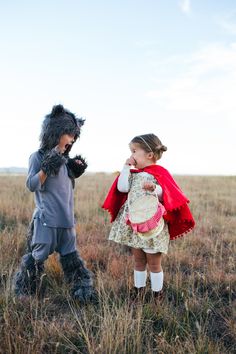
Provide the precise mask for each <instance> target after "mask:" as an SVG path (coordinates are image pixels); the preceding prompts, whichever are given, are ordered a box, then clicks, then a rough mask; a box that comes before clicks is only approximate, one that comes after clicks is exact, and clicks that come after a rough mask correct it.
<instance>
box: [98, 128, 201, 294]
mask: <svg viewBox="0 0 236 354" xmlns="http://www.w3.org/2000/svg"><path fill="white" fill-rule="evenodd" d="M129 147H130V150H131V156H130V157H129V158H128V159H127V160H126V162H125V165H124V167H123V169H122V171H121V173H120V175H119V176H118V177H117V178H116V179H115V181H114V183H113V185H112V186H111V189H110V191H109V193H108V195H107V197H106V199H105V202H104V204H103V208H104V209H107V210H108V211H109V212H110V214H111V222H113V224H112V227H111V231H110V234H109V240H112V241H115V242H117V243H121V244H124V245H127V246H130V247H131V249H132V254H133V256H134V285H135V288H134V294H135V296H140V295H143V294H144V293H145V286H146V279H147V269H146V268H147V265H148V268H149V271H150V280H151V288H152V292H153V296H154V297H155V298H157V299H159V298H160V297H161V296H162V288H163V278H164V277H163V270H162V266H161V258H162V253H164V254H167V252H168V245H169V240H173V239H176V238H177V237H180V236H183V235H185V234H186V233H187V232H189V231H191V230H192V229H193V227H194V224H195V223H194V219H193V217H192V214H191V212H190V209H189V207H188V202H189V200H188V199H187V198H186V196H185V195H184V194H183V192H182V191H181V190H180V188H179V186H178V185H177V184H176V182H175V181H174V179H173V177H172V176H171V175H170V173H169V172H168V171H167V170H166V169H165V168H164V167H161V166H159V165H157V164H156V162H157V161H158V160H159V159H160V158H161V157H162V153H163V151H166V150H167V148H166V147H165V146H164V145H163V144H162V143H161V141H160V139H159V138H158V137H157V136H156V135H154V134H145V135H139V136H136V137H134V138H133V139H132V140H131V142H130V144H129ZM132 166H133V167H134V168H131V167H132Z"/></svg>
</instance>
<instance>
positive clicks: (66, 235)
mask: <svg viewBox="0 0 236 354" xmlns="http://www.w3.org/2000/svg"><path fill="white" fill-rule="evenodd" d="M31 248H32V256H33V258H34V259H35V260H36V261H39V262H44V261H45V260H46V259H47V258H48V256H49V255H50V254H52V253H53V252H54V251H56V252H59V253H60V255H61V256H65V255H67V254H69V253H72V252H74V251H75V250H76V232H75V228H74V227H73V228H56V227H48V226H45V225H43V223H42V221H41V220H40V219H38V218H35V219H34V232H33V237H32V242H31Z"/></svg>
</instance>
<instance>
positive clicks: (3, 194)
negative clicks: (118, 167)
mask: <svg viewBox="0 0 236 354" xmlns="http://www.w3.org/2000/svg"><path fill="white" fill-rule="evenodd" d="M113 179H114V175H109V174H102V173H100V174H91V175H90V174H88V175H85V176H83V177H81V178H80V179H79V180H78V181H77V184H76V191H75V212H76V217H77V220H78V224H77V237H78V247H79V250H80V253H81V255H82V257H83V258H84V259H85V260H86V263H87V266H88V268H90V269H91V270H92V271H93V272H94V274H95V285H96V288H97V289H98V292H99V303H98V304H97V305H87V306H81V305H80V304H79V303H76V302H74V301H73V300H72V299H71V298H70V296H69V294H68V288H67V286H66V285H65V283H64V281H63V274H62V270H61V268H60V265H59V263H58V261H57V255H56V254H55V255H52V256H50V258H49V259H48V261H47V263H46V273H47V279H46V282H47V290H46V293H45V297H44V299H42V300H39V299H37V298H33V297H32V298H30V299H29V301H26V302H24V303H22V302H21V301H19V300H18V299H17V298H15V297H14V294H13V293H12V289H11V278H12V274H13V272H14V271H15V269H16V267H17V266H18V264H19V261H20V258H21V256H22V255H23V253H24V248H25V245H26V229H27V225H28V223H29V221H30V218H31V214H32V210H33V207H34V203H33V194H32V193H30V192H28V191H27V190H26V188H25V177H24V176H0V353H1V354H10V353H15V354H39V353H40V354H41V353H50V354H51V353H58V354H59V353H60V354H62V353H89V354H100V353H101V354H116V353H119V354H126V353H129V354H131V353H135V354H143V353H149V354H152V353H168V354H171V353H175V354H177V353H178V354H183V353H199V354H203V353H212V354H217V353H220V354H223V353H236V323H235V319H236V306H235V304H236V294H235V287H236V273H235V267H236V266H235V264H236V262H235V258H234V257H235V251H236V238H235V235H236V177H199V176H198V177H194V176H193V177H190V176H188V177H181V176H177V177H176V179H177V181H178V183H179V184H180V186H181V187H182V189H183V190H184V191H185V193H186V194H187V195H188V197H189V198H190V200H191V204H190V206H191V210H192V212H193V215H194V217H195V219H196V223H197V226H196V228H195V230H194V231H193V232H192V233H191V234H189V235H187V236H186V237H184V238H183V239H179V240H176V241H173V242H172V243H171V245H170V249H169V254H168V256H165V257H164V258H163V268H164V274H165V298H164V301H163V303H162V304H159V305H157V306H154V304H153V303H152V302H151V301H150V302H147V303H146V304H144V305H143V306H138V307H136V308H130V307H129V306H128V296H129V291H130V289H131V287H132V285H133V266H132V258H131V255H130V252H129V249H128V248H125V247H122V246H120V245H116V244H113V243H110V242H109V241H108V240H107V236H108V233H109V229H110V223H109V215H108V213H107V212H105V211H104V210H102V209H101V203H102V201H103V200H104V197H105V195H106V193H107V191H108V188H109V187H110V185H111V182H112V181H113Z"/></svg>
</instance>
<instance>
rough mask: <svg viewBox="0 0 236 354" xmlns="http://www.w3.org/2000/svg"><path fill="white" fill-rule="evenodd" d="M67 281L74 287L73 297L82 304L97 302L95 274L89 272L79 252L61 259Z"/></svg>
mask: <svg viewBox="0 0 236 354" xmlns="http://www.w3.org/2000/svg"><path fill="white" fill-rule="evenodd" d="M60 261H61V265H62V269H63V271H64V274H65V278H66V281H67V282H68V283H70V285H71V286H72V289H71V295H72V297H74V298H75V299H78V300H79V301H80V302H81V303H83V304H85V303H88V302H96V301H97V293H96V291H95V289H94V287H93V273H92V272H91V271H90V270H88V269H87V268H86V267H85V265H84V262H83V260H82V259H81V258H80V256H79V254H78V252H77V251H75V252H72V253H69V254H67V255H65V256H61V257H60Z"/></svg>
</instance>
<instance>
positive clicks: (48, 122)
mask: <svg viewBox="0 0 236 354" xmlns="http://www.w3.org/2000/svg"><path fill="white" fill-rule="evenodd" d="M84 122H85V120H84V119H82V118H76V116H75V115H74V114H73V113H71V112H70V111H69V110H67V109H65V108H64V107H63V106H62V105H56V106H54V107H53V108H52V111H51V113H50V114H48V115H46V117H45V119H44V121H43V124H42V130H41V134H40V148H42V149H44V150H51V149H52V148H54V147H55V146H57V145H58V143H59V140H60V137H61V136H62V135H63V134H73V135H75V141H76V139H77V138H78V137H79V136H80V129H81V127H82V125H84ZM70 149H71V147H69V148H68V151H66V153H67V154H68V153H69V150H70Z"/></svg>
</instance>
